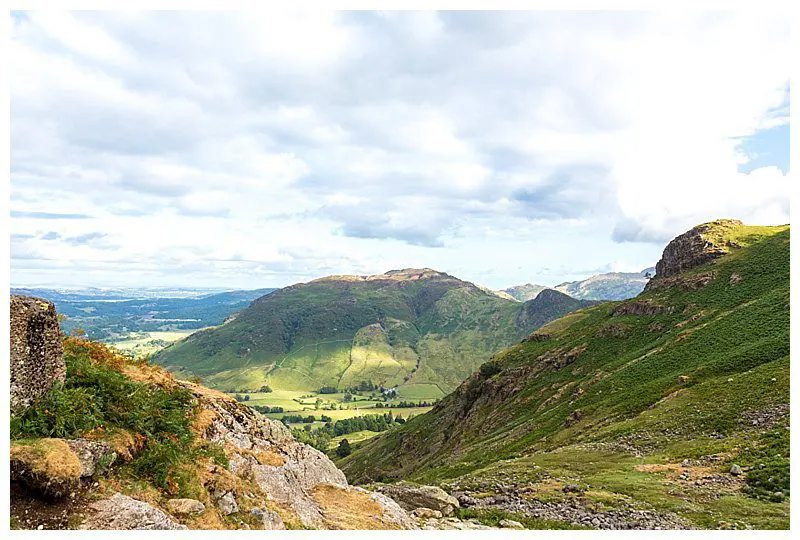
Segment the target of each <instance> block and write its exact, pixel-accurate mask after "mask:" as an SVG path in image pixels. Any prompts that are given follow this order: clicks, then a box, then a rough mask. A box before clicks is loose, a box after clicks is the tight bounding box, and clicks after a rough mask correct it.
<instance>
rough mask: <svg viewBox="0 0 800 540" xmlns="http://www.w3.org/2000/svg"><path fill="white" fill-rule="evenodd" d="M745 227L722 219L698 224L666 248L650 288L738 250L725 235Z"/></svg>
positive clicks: (648, 286) (733, 220) (737, 222)
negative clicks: (660, 281)
mask: <svg viewBox="0 0 800 540" xmlns="http://www.w3.org/2000/svg"><path fill="white" fill-rule="evenodd" d="M743 225H744V224H743V223H742V222H741V221H739V220H737V219H719V220H716V221H712V222H710V223H704V224H702V225H698V226H697V227H694V228H693V229H691V230H689V231H687V232H685V233H683V234H682V235H680V236H678V237H676V238H674V239H673V240H672V241H671V242H670V243H669V244H667V247H666V248H664V253H663V254H662V256H661V260H660V261H658V263H657V264H656V277H655V278H654V280H651V282H650V283H648V285H647V287H646V289H649V288H650V287H652V285H651V283H652V282H653V281H655V280H657V279H659V278H666V277H670V276H676V275H678V274H680V273H682V272H684V271H686V270H689V269H691V268H695V267H697V266H700V265H703V264H706V263H709V262H711V261H713V260H714V259H717V258H719V257H721V256H722V255H725V254H726V253H728V252H729V250H730V248H731V247H734V244H731V243H730V242H727V241H726V240H724V236H725V232H726V231H729V230H731V229H735V228H737V227H742V226H743Z"/></svg>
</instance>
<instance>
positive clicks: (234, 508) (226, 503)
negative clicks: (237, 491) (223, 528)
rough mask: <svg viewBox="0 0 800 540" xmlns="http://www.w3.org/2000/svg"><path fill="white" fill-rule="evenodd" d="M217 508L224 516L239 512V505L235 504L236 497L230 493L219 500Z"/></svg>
mask: <svg viewBox="0 0 800 540" xmlns="http://www.w3.org/2000/svg"><path fill="white" fill-rule="evenodd" d="M217 506H219V509H220V510H221V511H222V513H223V514H225V515H230V514H234V513H236V512H238V511H239V505H238V504H236V497H234V495H233V493H231V492H230V491H229V492H228V493H226V494H225V495H223V496H222V497H220V498H219V500H218V501H217Z"/></svg>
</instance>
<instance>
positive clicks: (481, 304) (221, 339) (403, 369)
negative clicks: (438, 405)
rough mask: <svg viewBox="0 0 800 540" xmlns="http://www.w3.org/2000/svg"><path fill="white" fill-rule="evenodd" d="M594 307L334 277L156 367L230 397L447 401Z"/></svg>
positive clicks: (163, 357)
mask: <svg viewBox="0 0 800 540" xmlns="http://www.w3.org/2000/svg"><path fill="white" fill-rule="evenodd" d="M587 305H589V303H587V302H582V301H578V300H575V299H573V298H570V297H569V296H567V295H564V294H561V293H557V292H549V293H548V294H546V295H544V296H541V297H537V298H536V299H534V300H532V301H530V302H526V303H523V304H520V303H519V302H516V301H513V300H509V299H505V298H501V297H499V296H497V295H495V294H493V293H491V292H489V291H486V290H484V289H482V288H480V287H477V286H475V285H473V284H472V283H468V282H466V281H462V280H460V279H457V278H455V277H453V276H450V275H448V274H445V273H442V272H437V271H435V270H431V269H429V268H424V269H405V270H393V271H390V272H387V273H385V274H380V275H374V276H329V277H325V278H320V279H316V280H314V281H311V282H309V283H301V284H298V285H292V286H291V287H286V288H284V289H280V290H278V291H275V292H273V293H271V294H269V295H266V296H263V297H261V298H259V299H257V300H255V301H254V302H253V303H252V304H251V305H250V306H249V307H248V308H247V309H244V310H243V311H241V312H240V313H239V314H238V315H237V316H236V318H235V320H233V321H230V322H228V323H226V324H224V325H222V326H220V327H218V328H214V329H210V330H206V331H201V332H197V333H195V334H193V335H191V336H189V337H188V338H186V339H185V340H182V341H180V342H177V343H175V344H173V345H171V346H169V347H167V348H166V349H164V350H162V351H161V352H159V353H158V355H157V356H156V358H155V360H156V361H157V362H159V363H160V364H162V365H164V366H168V367H170V368H173V369H176V370H177V369H178V368H182V369H183V370H185V371H188V372H190V373H192V374H195V375H199V376H201V377H203V378H204V380H205V381H206V383H207V384H210V385H212V386H215V387H217V388H223V389H225V388H245V389H247V388H252V389H257V388H259V387H260V386H262V385H265V384H266V385H269V386H270V387H271V388H273V389H282V390H301V391H317V390H319V389H320V388H322V387H334V388H337V389H339V390H342V391H343V390H344V389H347V388H351V387H353V386H356V385H358V384H359V383H361V382H362V381H365V382H368V381H372V383H373V384H375V385H383V386H385V387H387V388H391V387H397V390H398V392H399V395H400V396H401V397H405V398H410V399H416V398H437V397H441V396H443V395H444V394H446V393H447V392H449V391H451V390H453V389H454V388H455V387H456V386H458V385H459V384H460V383H461V381H463V380H464V379H465V378H466V377H468V376H469V375H470V373H472V372H473V371H474V370H475V369H476V368H477V367H478V366H479V365H480V364H481V363H482V362H484V361H485V360H486V359H487V358H489V356H490V355H491V354H492V353H494V352H495V351H497V350H499V349H501V348H503V347H505V346H508V345H510V344H513V343H516V342H517V341H519V340H520V339H521V338H523V337H525V336H527V335H528V334H529V333H530V332H531V331H533V330H534V329H536V328H538V327H539V326H541V325H542V324H544V323H546V322H548V321H549V320H552V319H553V318H556V317H558V316H561V315H563V314H565V313H568V312H570V311H574V310H576V309H579V308H581V307H584V306H587ZM185 371H184V372H185Z"/></svg>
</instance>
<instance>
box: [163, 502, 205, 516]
mask: <svg viewBox="0 0 800 540" xmlns="http://www.w3.org/2000/svg"><path fill="white" fill-rule="evenodd" d="M167 508H169V511H170V512H172V513H173V514H175V515H191V514H202V513H203V512H205V510H206V505H204V504H203V503H201V502H200V501H198V500H197V499H170V500H168V501H167Z"/></svg>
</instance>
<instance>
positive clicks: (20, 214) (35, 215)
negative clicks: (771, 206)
mask: <svg viewBox="0 0 800 540" xmlns="http://www.w3.org/2000/svg"><path fill="white" fill-rule="evenodd" d="M11 217H12V218H28V219H89V218H91V217H92V216H89V215H86V214H64V213H59V212H24V211H21V210H12V211H11Z"/></svg>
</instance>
